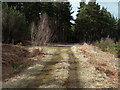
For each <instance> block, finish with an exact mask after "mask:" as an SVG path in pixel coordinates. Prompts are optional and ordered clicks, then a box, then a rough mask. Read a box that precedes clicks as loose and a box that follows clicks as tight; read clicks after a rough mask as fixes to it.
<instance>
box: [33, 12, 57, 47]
mask: <svg viewBox="0 0 120 90" xmlns="http://www.w3.org/2000/svg"><path fill="white" fill-rule="evenodd" d="M50 25H51V24H50V21H49V18H48V16H47V14H46V13H44V14H42V17H41V20H40V22H39V24H38V26H37V27H36V25H35V23H34V22H33V23H32V24H31V40H32V42H34V45H35V46H41V45H43V46H45V45H47V43H49V42H53V41H54V39H55V36H54V35H55V31H54V30H52V29H51V28H50Z"/></svg>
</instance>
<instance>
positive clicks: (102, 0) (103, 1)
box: [69, 0, 119, 19]
mask: <svg viewBox="0 0 120 90" xmlns="http://www.w3.org/2000/svg"><path fill="white" fill-rule="evenodd" d="M69 1H70V3H71V4H72V7H73V10H72V11H74V13H73V14H72V16H73V18H74V19H76V14H77V11H78V7H79V2H80V1H81V0H69ZM88 1H89V0H86V3H87V2H88ZM118 2H119V0H97V3H98V4H99V5H100V6H101V8H102V7H105V8H107V10H108V11H109V12H110V13H111V14H112V15H113V16H114V17H117V18H118Z"/></svg>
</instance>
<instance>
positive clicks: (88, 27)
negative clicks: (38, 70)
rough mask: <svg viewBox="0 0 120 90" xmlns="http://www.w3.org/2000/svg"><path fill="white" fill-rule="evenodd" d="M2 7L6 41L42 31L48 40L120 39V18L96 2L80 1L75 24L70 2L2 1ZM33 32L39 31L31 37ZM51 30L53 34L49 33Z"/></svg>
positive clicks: (31, 38) (20, 39)
mask: <svg viewBox="0 0 120 90" xmlns="http://www.w3.org/2000/svg"><path fill="white" fill-rule="evenodd" d="M2 8H3V10H2V11H3V13H2V19H3V20H2V21H3V22H2V25H3V31H2V35H3V42H4V43H17V42H18V41H23V40H34V38H35V37H37V38H39V37H40V36H42V34H45V35H44V36H43V38H45V39H46V38H49V40H46V43H49V42H56V43H60V42H67V43H73V42H74V43H76V42H78V43H80V42H94V41H100V40H101V39H102V38H103V39H105V38H107V37H109V38H111V39H114V40H115V41H118V40H119V39H120V20H118V19H117V18H115V17H114V16H112V15H111V13H110V12H108V11H107V9H105V8H104V7H103V8H102V9H100V5H99V4H97V3H96V2H89V3H88V4H86V3H85V2H80V7H79V10H78V14H77V19H76V20H75V24H72V23H71V21H72V20H73V17H72V13H73V12H72V6H71V4H70V3H69V2H49V3H48V2H8V3H2ZM31 27H32V29H31ZM40 31H41V32H40ZM31 32H36V33H33V35H32V37H31ZM49 32H50V33H51V32H52V34H53V35H51V36H50V37H48V33H49ZM38 33H39V35H38V36H35V35H36V34H38ZM40 33H42V34H40ZM41 38H42V37H41ZM39 40H40V39H39ZM41 40H42V41H45V40H44V39H41Z"/></svg>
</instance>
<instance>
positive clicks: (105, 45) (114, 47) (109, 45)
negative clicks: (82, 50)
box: [94, 38, 120, 56]
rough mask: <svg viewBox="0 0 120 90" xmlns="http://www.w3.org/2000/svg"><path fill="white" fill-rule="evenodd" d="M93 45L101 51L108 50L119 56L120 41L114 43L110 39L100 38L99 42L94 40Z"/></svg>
mask: <svg viewBox="0 0 120 90" xmlns="http://www.w3.org/2000/svg"><path fill="white" fill-rule="evenodd" d="M94 45H96V46H98V47H99V48H101V49H102V50H103V51H108V52H110V53H113V54H115V55H116V56H119V53H120V43H114V42H113V40H111V39H108V38H107V39H105V40H101V41H100V42H98V41H96V42H95V43H94Z"/></svg>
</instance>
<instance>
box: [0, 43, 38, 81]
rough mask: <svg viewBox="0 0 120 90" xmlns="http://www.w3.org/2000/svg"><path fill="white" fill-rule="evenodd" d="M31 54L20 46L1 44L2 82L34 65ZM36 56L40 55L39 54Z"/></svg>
mask: <svg viewBox="0 0 120 90" xmlns="http://www.w3.org/2000/svg"><path fill="white" fill-rule="evenodd" d="M37 51H38V50H37ZM35 52H36V50H35ZM33 53H34V52H29V51H28V50H27V49H26V48H24V47H23V46H20V45H12V44H2V80H3V81H6V80H7V79H9V78H11V77H13V76H15V75H16V74H17V73H19V72H21V71H23V70H24V69H25V68H27V67H28V66H30V65H32V64H34V63H35V60H34V59H32V57H33V56H32V55H33ZM35 54H36V53H34V56H36V55H35ZM37 55H40V52H39V53H37Z"/></svg>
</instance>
